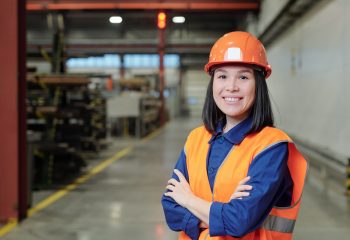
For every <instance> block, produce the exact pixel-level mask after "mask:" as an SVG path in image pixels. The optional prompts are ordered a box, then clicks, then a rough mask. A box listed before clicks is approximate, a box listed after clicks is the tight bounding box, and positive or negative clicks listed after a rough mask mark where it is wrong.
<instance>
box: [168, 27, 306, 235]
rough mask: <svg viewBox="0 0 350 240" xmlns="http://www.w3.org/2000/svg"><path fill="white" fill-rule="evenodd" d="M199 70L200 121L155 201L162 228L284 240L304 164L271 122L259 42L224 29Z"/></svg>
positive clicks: (266, 67) (296, 203) (292, 217)
mask: <svg viewBox="0 0 350 240" xmlns="http://www.w3.org/2000/svg"><path fill="white" fill-rule="evenodd" d="M205 71H206V72H207V73H209V74H210V75H211V80H210V82H209V85H208V90H207V95H206V100H205V104H204V108H203V114H202V117H203V123H204V126H200V127H198V128H196V129H194V130H193V131H192V132H191V133H190V134H189V136H188V138H187V141H186V143H185V147H184V149H183V151H182V152H181V155H180V157H179V160H178V162H177V164H176V166H175V170H174V174H173V177H172V178H171V179H170V180H169V181H168V185H167V187H166V188H167V191H166V192H165V193H164V195H163V198H162V204H163V208H164V213H165V217H166V220H167V223H168V225H169V227H170V228H171V229H172V230H174V231H180V234H179V239H235V238H241V239H244V240H245V239H254V240H257V239H264V240H265V239H266V240H269V239H276V240H277V239H278V240H284V239H285V240H287V239H288V240H289V239H292V232H293V228H294V224H295V221H296V218H297V215H298V210H299V206H300V198H301V193H302V189H303V186H304V179H305V175H306V169H307V164H306V161H305V159H304V158H303V157H302V156H301V154H300V153H299V152H298V150H297V149H296V148H295V146H294V144H293V143H292V141H291V139H290V138H289V137H288V136H287V135H286V134H285V133H284V132H282V131H281V130H279V129H276V128H274V127H273V125H274V122H273V114H272V110H271V104H270V100H269V94H268V89H267V85H266V81H265V79H266V78H268V77H269V76H270V74H271V67H270V65H268V62H267V58H266V53H265V49H264V46H263V45H262V44H261V42H260V41H259V40H258V39H256V38H255V37H254V36H252V35H251V34H249V33H247V32H231V33H227V34H225V35H224V36H223V37H221V38H220V39H219V40H218V41H217V42H216V43H215V44H214V45H213V47H212V49H211V52H210V57H209V62H208V63H207V64H206V66H205ZM247 176H249V177H247ZM242 179H243V180H242Z"/></svg>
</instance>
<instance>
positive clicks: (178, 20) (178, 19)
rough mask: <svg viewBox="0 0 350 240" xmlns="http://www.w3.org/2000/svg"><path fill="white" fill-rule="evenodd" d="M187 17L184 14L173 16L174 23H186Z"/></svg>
mask: <svg viewBox="0 0 350 240" xmlns="http://www.w3.org/2000/svg"><path fill="white" fill-rule="evenodd" d="M184 22H185V17H183V16H175V17H173V23H184Z"/></svg>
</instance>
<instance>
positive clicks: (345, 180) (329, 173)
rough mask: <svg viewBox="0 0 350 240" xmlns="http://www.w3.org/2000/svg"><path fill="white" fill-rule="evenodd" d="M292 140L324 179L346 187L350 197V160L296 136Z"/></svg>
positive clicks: (346, 192)
mask: <svg viewBox="0 0 350 240" xmlns="http://www.w3.org/2000/svg"><path fill="white" fill-rule="evenodd" d="M292 138H293V140H294V142H295V143H296V145H297V147H298V149H299V150H300V151H301V152H302V153H303V154H304V155H305V157H306V158H307V160H308V163H309V165H310V166H311V167H313V168H316V169H318V170H319V172H320V173H321V174H322V177H323V178H325V179H329V178H331V179H332V180H334V181H336V182H337V183H339V184H341V185H342V186H344V187H345V194H346V195H347V196H349V197H350V158H348V157H346V156H342V155H340V154H339V153H335V152H332V151H331V150H329V149H322V148H320V147H318V146H315V145H314V144H312V143H309V142H307V141H304V140H301V139H299V138H298V137H296V136H292Z"/></svg>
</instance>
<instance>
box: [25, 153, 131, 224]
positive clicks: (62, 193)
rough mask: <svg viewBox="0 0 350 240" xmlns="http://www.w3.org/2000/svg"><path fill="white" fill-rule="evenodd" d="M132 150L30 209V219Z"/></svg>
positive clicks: (107, 162) (90, 171)
mask: <svg viewBox="0 0 350 240" xmlns="http://www.w3.org/2000/svg"><path fill="white" fill-rule="evenodd" d="M131 150H132V147H127V148H124V149H123V150H121V151H119V152H118V153H116V154H115V155H114V156H112V157H111V158H109V159H107V160H105V161H103V162H102V163H100V164H98V165H97V166H95V167H93V168H92V169H90V170H89V171H88V172H87V173H86V174H84V175H83V176H81V177H79V178H77V179H76V180H75V181H74V182H73V183H71V184H69V185H67V186H66V187H64V188H63V189H61V190H59V191H57V192H56V193H54V194H52V195H51V196H49V197H48V198H46V199H44V200H43V201H41V202H39V203H38V204H37V205H35V206H34V207H33V208H31V209H29V211H28V217H30V216H32V215H33V214H35V213H36V212H38V211H40V210H42V209H43V208H46V207H47V206H49V205H51V204H52V203H54V202H56V201H57V200H58V199H60V198H62V197H63V196H65V195H66V194H67V193H68V192H70V191H72V190H74V189H75V188H77V186H78V185H80V184H82V183H84V182H86V181H87V180H88V179H90V178H91V177H93V176H95V175H96V174H97V173H99V172H101V171H102V170H104V169H105V168H106V167H108V166H109V165H111V164H112V163H113V162H115V161H117V160H118V159H120V158H122V157H124V156H125V155H127V154H128V153H129V152H130V151H131Z"/></svg>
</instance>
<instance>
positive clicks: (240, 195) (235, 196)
mask: <svg viewBox="0 0 350 240" xmlns="http://www.w3.org/2000/svg"><path fill="white" fill-rule="evenodd" d="M249 195H250V193H249V192H236V193H234V194H233V195H232V197H231V199H243V197H248V196H249Z"/></svg>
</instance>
